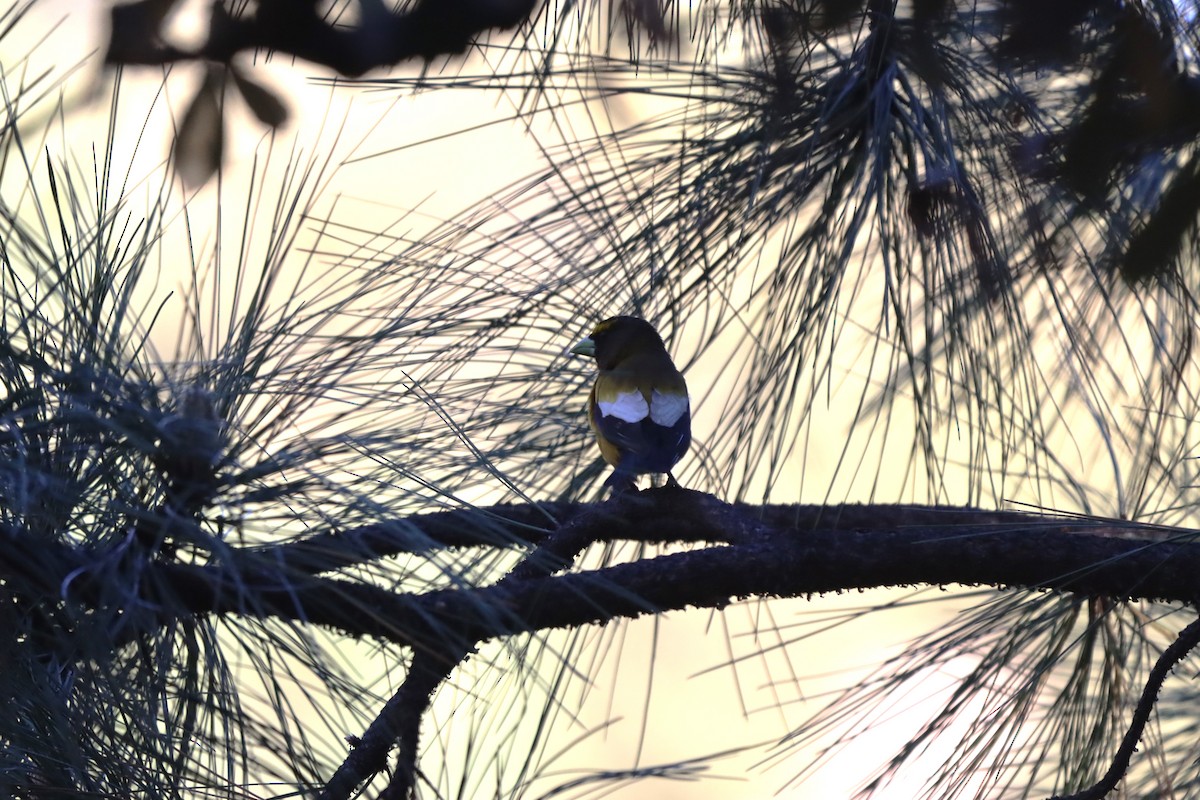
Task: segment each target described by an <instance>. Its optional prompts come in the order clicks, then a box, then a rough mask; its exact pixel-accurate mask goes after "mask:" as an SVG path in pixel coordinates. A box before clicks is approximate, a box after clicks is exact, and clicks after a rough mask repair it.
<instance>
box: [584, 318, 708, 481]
mask: <svg viewBox="0 0 1200 800" xmlns="http://www.w3.org/2000/svg"><path fill="white" fill-rule="evenodd" d="M571 352H572V353H576V354H578V355H584V356H592V357H593V358H595V359H596V366H597V367H598V368H599V372H598V373H597V375H596V382H595V383H594V384H593V385H592V393H591V395H589V396H588V423H589V424H591V426H592V432H593V433H595V434H596V443H597V444H599V445H600V454H601V455H602V456H604V460H605V461H607V462H608V463H609V464H611V465H612V466H613V474H612V475H610V476H609V478H608V480H607V481H605V482H604V485H605V486H611V487H613V490H614V491H617V492H622V491H627V490H630V489H633V488H634V486H635V484H636V481H637V476H638V475H645V474H647V473H666V475H667V481H668V483H669V484H670V485H672V486H678V485H679V484H678V483H677V482H676V481H675V476H673V475H672V474H671V468H672V467H674V466H675V464H676V462H678V461H679V459H680V458H682V457H683V454H684V453H685V452H687V449H688V445H689V444H691V441H692V414H691V409H690V406H689V403H688V392H687V384H686V383H685V382H684V380H683V375H682V374H681V373H680V372H679V370H677V369H675V365H674V364H673V363H672V362H671V356H669V355H668V354H667V348H666V347H665V346H664V345H663V340H662V337H661V336H659V335H658V331H656V330H654V327H653V326H652V325H651V324H650V323H649V322H646V320H644V319H638V318H637V317H611V318H609V319H606V320H604V321H603V322H601V323H600V324H599V325H597V326H596V329H595V330H593V331H592V335H591V336H589V337H587V338H586V339H584V340H582V341H581V342H580V343H579V344H577V345H575V346H574V347H572V348H571Z"/></svg>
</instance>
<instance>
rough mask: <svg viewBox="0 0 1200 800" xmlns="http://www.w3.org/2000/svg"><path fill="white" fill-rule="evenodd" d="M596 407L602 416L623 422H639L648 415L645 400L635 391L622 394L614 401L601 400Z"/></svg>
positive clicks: (647, 406)
mask: <svg viewBox="0 0 1200 800" xmlns="http://www.w3.org/2000/svg"><path fill="white" fill-rule="evenodd" d="M654 394H655V397H657V396H658V392H655V393H654ZM596 405H598V406H600V413H601V414H602V415H603V416H606V417H616V418H617V419H619V420H623V421H625V422H641V421H642V420H644V419H645V418H646V415H647V414H649V413H650V406H649V405H648V404H647V403H646V398H645V397H643V396H642V393H641V392H639V391H637V390H636V389H635V390H634V391H632V392H622V393H621V394H619V395H617V397H616V399H615V400H609V401H607V402H606V401H604V400H601V401H599V402H598V403H597V404H596ZM656 421H657V420H656Z"/></svg>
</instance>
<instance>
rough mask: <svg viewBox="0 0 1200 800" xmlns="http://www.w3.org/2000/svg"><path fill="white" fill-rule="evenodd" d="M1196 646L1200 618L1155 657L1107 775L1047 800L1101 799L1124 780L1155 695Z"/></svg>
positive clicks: (1199, 630)
mask: <svg viewBox="0 0 1200 800" xmlns="http://www.w3.org/2000/svg"><path fill="white" fill-rule="evenodd" d="M1197 644H1200V619H1198V620H1196V621H1195V622H1193V623H1192V624H1190V625H1188V626H1187V627H1186V628H1184V629H1183V630H1182V631H1180V633H1179V636H1178V637H1176V639H1175V641H1174V642H1172V643H1171V646H1170V647H1168V648H1167V649H1166V651H1164V652H1163V654H1162V655H1161V656H1159V658H1158V661H1157V662H1155V664H1154V668H1153V669H1152V670H1150V677H1149V678H1147V679H1146V686H1145V688H1144V689H1142V697H1141V699H1140V700H1138V704H1137V708H1136V709H1135V710H1134V712H1133V721H1132V722H1131V723H1130V725H1129V730H1127V731H1126V732H1125V738H1124V739H1122V740H1121V746H1120V747H1118V748H1117V753H1116V755H1114V756H1113V760H1112V764H1111V765H1109V768H1108V772H1106V773H1104V777H1103V778H1101V779H1100V780H1099V781H1098V782H1097V783H1095V784H1093V785H1092V786H1089V787H1088V788H1086V789H1084V790H1083V791H1082V792H1078V793H1076V794H1069V795H1055V796H1054V797H1052V798H1050V800H1101V798H1104V797H1106V796H1107V795H1108V793H1109V792H1111V791H1112V790H1113V789H1115V788H1116V787H1117V783H1119V782H1120V780H1121V778H1123V777H1125V773H1126V772H1127V771H1128V770H1129V760H1130V759H1131V758H1132V757H1133V753H1134V751H1135V750H1137V745H1138V742H1139V741H1140V740H1141V738H1142V731H1144V730H1145V729H1146V723H1147V722H1148V721H1149V719H1150V712H1151V711H1153V710H1154V704H1155V703H1156V702H1157V701H1158V693H1159V691H1160V690H1161V689H1162V685H1163V681H1165V680H1166V678H1167V675H1168V674H1170V672H1171V670H1172V669H1174V668H1175V665H1176V664H1178V663H1179V662H1180V661H1182V660H1183V658H1184V656H1186V655H1187V654H1188V653H1189V652H1191V650H1192V649H1193V648H1194V647H1195V646H1196V645H1197Z"/></svg>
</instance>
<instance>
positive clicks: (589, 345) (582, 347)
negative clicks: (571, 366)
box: [570, 337, 596, 358]
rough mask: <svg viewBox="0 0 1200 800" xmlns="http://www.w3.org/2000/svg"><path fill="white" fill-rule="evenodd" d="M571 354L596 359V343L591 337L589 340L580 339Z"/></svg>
mask: <svg viewBox="0 0 1200 800" xmlns="http://www.w3.org/2000/svg"><path fill="white" fill-rule="evenodd" d="M570 352H572V353H574V354H575V355H577V356H591V357H592V358H595V357H596V343H595V342H594V341H592V339H591V337H588V338H587V339H580V340H579V344H577V345H575V346H574V347H572V348H571V350H570Z"/></svg>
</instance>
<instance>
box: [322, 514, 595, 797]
mask: <svg viewBox="0 0 1200 800" xmlns="http://www.w3.org/2000/svg"><path fill="white" fill-rule="evenodd" d="M589 516H606V514H605V510H604V509H603V508H597V509H591V510H589V511H586V512H583V513H582V514H581V515H580V517H577V518H576V519H575V520H572V521H571V522H568V523H567V524H565V525H564V526H563V527H561V528H559V529H558V530H557V531H555V532H554V533H553V534H552V535H550V536H548V537H547V538H546V539H545V540H544V541H543V543H542V544H541V545H540V546H538V547H537V548H536V549H535V550H534V551H533V552H532V553H530V554H529V556H528V557H527V558H525V559H524V560H523V561H521V562H520V563H519V564H517V565H516V566H515V567H513V569H512V571H511V572H509V573H508V574H507V575H506V576H504V577H503V578H501V579H500V581H499V582H498V583H497V588H503V587H505V586H507V585H510V584H513V583H517V582H521V581H527V580H531V579H534V578H545V577H547V576H549V575H552V574H553V573H555V572H558V571H560V570H562V569H566V568H567V567H569V566H570V565H571V562H572V561H573V560H574V558H575V557H576V556H577V555H578V554H579V553H581V552H582V551H583V550H584V549H586V548H587V546H588V545H589V544H591V542H592V541H593V534H592V533H591V532H590V531H594V527H593V526H591V525H588V524H586V521H587V518H588V517H589ZM477 643H478V640H477V639H476V640H471V641H468V640H465V639H463V640H460V639H455V638H448V639H446V640H445V641H444V643H443V645H442V646H441V647H436V648H429V649H420V650H417V651H416V652H414V654H413V660H412V665H411V666H410V667H409V670H408V675H407V676H406V677H405V679H404V684H403V685H402V686H401V687H400V690H399V691H397V692H396V694H394V695H393V696H392V697H391V699H390V700H389V701H388V702H387V704H386V705H385V706H384V708H383V710H382V711H380V713H379V715H378V716H377V717H376V718H375V720H374V721H373V722H372V723H371V726H370V728H368V729H367V732H366V733H365V734H363V736H362V738H361V739H360V740H359V741H358V743H357V745H356V746H355V748H354V750H353V751H351V753H350V755H349V756H347V758H346V760H345V761H343V762H342V765H341V766H340V767H339V768H338V770H337V771H336V772H335V773H334V775H333V777H332V778H331V779H330V780H329V783H328V784H327V785H326V787H325V790H324V791H323V792H322V793H321V795H320V798H321V800H345V798H348V797H349V796H350V795H351V794H352V793H353V792H354V790H355V789H357V788H358V787H359V786H360V785H361V784H362V783H364V782H365V781H368V780H370V779H371V778H372V777H373V776H374V775H376V774H378V773H379V772H381V771H382V770H383V769H384V767H385V766H386V757H387V752H388V750H389V749H390V748H391V746H392V744H393V743H398V744H399V752H398V754H397V757H396V770H395V772H394V773H393V774H392V779H391V781H390V782H389V783H388V786H387V788H386V789H385V790H384V792H383V794H382V795H381V797H382V798H383V800H406V799H407V798H409V797H411V796H412V794H413V790H414V788H415V786H416V776H417V755H418V752H419V745H420V734H421V722H422V720H423V719H424V717H425V712H426V711H427V710H428V708H429V701H430V700H431V699H432V697H433V693H434V692H435V691H436V690H437V688H438V686H440V685H441V684H442V683H443V682H444V681H445V680H446V679H447V678H448V677H449V676H450V673H451V672H452V671H453V670H454V668H455V667H456V666H458V664H459V663H461V662H462V660H463V659H465V658H466V657H467V656H468V655H470V654H471V652H472V651H473V650H474V649H475V647H476V645H477Z"/></svg>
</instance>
